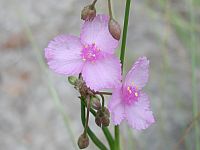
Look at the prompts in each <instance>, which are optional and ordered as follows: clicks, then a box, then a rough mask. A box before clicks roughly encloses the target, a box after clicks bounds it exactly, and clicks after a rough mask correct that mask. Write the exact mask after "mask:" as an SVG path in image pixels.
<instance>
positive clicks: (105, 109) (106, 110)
mask: <svg viewBox="0 0 200 150" xmlns="http://www.w3.org/2000/svg"><path fill="white" fill-rule="evenodd" d="M102 111H103V113H104V114H105V115H106V116H108V117H110V112H109V110H108V108H106V107H103V108H102Z"/></svg>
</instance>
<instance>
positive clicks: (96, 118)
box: [95, 117, 101, 127]
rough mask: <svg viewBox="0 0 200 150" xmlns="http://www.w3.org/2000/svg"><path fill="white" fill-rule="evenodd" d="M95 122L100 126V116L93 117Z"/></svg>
mask: <svg viewBox="0 0 200 150" xmlns="http://www.w3.org/2000/svg"><path fill="white" fill-rule="evenodd" d="M95 123H96V124H97V125H98V126H99V127H101V118H100V117H95Z"/></svg>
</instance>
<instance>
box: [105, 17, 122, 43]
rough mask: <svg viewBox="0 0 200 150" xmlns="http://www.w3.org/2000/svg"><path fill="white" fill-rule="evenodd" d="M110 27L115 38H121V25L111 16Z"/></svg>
mask: <svg viewBox="0 0 200 150" xmlns="http://www.w3.org/2000/svg"><path fill="white" fill-rule="evenodd" d="M108 29H109V32H110V34H111V35H112V37H113V38H114V39H116V40H120V36H121V27H120V25H119V23H118V22H117V21H115V20H114V19H112V18H111V19H110V20H109V24H108Z"/></svg>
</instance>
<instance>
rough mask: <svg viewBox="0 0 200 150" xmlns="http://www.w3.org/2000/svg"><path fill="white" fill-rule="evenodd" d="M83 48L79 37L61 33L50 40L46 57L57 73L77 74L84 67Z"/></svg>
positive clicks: (50, 66)
mask: <svg viewBox="0 0 200 150" xmlns="http://www.w3.org/2000/svg"><path fill="white" fill-rule="evenodd" d="M81 50H82V45H81V43H80V39H79V38H78V37H75V36H70V35H61V36H58V37H56V38H54V39H53V40H52V41H50V42H49V44H48V47H47V48H45V58H46V60H47V64H48V65H49V68H51V69H52V70H54V71H55V72H56V73H59V74H65V75H77V74H79V73H80V72H81V70H82V67H83V61H82V59H81Z"/></svg>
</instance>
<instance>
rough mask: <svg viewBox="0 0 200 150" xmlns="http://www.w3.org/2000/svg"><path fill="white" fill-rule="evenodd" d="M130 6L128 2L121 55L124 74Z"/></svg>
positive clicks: (128, 1) (127, 0) (128, 0)
mask: <svg viewBox="0 0 200 150" xmlns="http://www.w3.org/2000/svg"><path fill="white" fill-rule="evenodd" d="M130 5H131V0H126V8H125V18H124V28H123V35H122V46H121V54H120V60H121V63H122V72H123V65H124V57H125V49H126V37H127V30H128V20H129V12H130Z"/></svg>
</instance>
